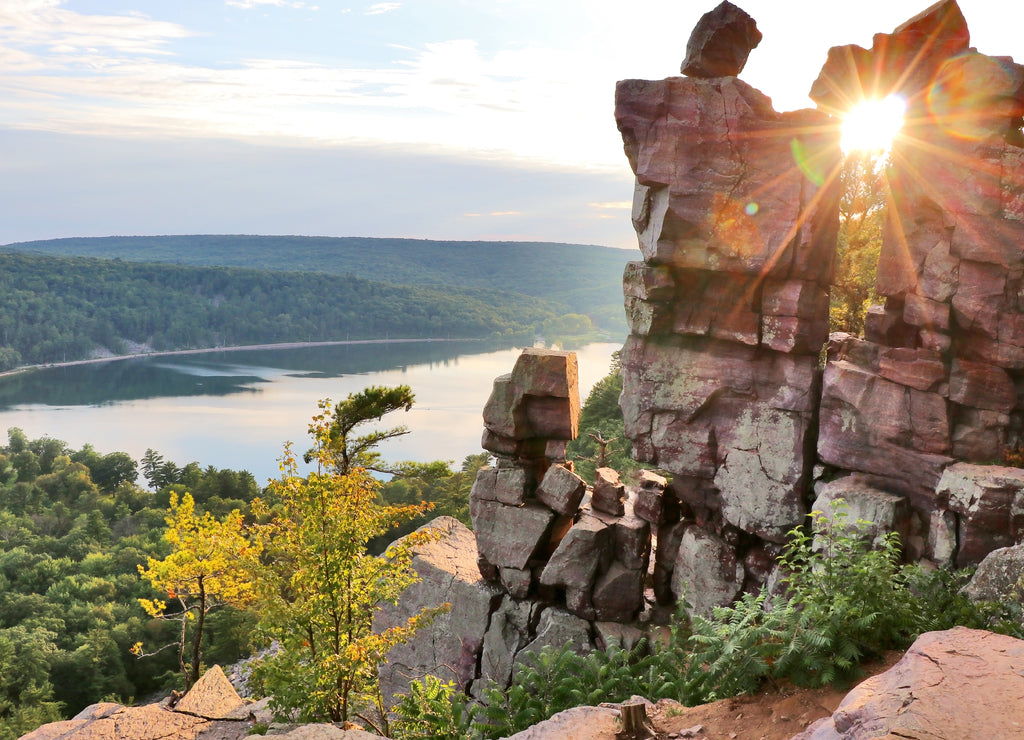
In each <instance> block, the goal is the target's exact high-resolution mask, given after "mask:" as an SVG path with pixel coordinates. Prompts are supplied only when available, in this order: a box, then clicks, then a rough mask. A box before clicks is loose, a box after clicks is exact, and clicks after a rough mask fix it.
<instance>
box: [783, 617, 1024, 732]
mask: <svg viewBox="0 0 1024 740" xmlns="http://www.w3.org/2000/svg"><path fill="white" fill-rule="evenodd" d="M1022 665H1024V641H1021V640H1017V639H1014V638H1012V637H1007V636H1006V635H996V634H993V633H991V632H984V631H981V630H972V629H967V628H966V627H956V628H954V629H951V630H948V631H945V632H927V633H925V634H923V635H921V636H920V637H919V638H917V640H916V641H915V642H914V644H913V645H912V646H911V647H910V649H909V650H908V651H907V653H906V655H904V656H903V658H902V660H900V661H899V662H898V663H897V664H896V665H894V666H893V667H892V668H890V669H889V670H888V671H886V672H885V673H881V674H879V675H877V676H874V677H872V678H869V679H868V680H866V681H864V682H863V683H861V684H860V685H859V686H857V687H856V688H855V689H853V691H851V692H850V693H849V694H847V695H846V698H845V699H843V701H842V703H841V704H840V705H839V708H838V709H836V711H835V712H834V713H833V714H832V716H831V717H826V718H825V719H821V720H818V721H817V722H815V723H814V724H813V725H811V726H810V727H808V728H807V730H806V731H804V732H802V733H801V734H799V735H797V736H796V737H794V738H793V740H861V739H862V738H865V739H866V738H882V737H885V738H897V737H899V738H922V739H923V738H929V739H934V740H953V739H954V738H956V739H957V740H959V739H960V738H1001V739H1005V740H1011V739H1012V738H1024V714H1022V713H1021V706H1022V705H1024V671H1022V670H1021V666H1022Z"/></svg>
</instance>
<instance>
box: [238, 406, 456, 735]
mask: <svg viewBox="0 0 1024 740" xmlns="http://www.w3.org/2000/svg"><path fill="white" fill-rule="evenodd" d="M406 390H408V389H406ZM391 391H393V389H387V388H368V389H366V390H365V391H363V392H361V393H359V394H353V395H350V396H349V397H348V399H346V400H345V401H343V402H341V403H340V404H338V405H337V406H336V407H335V406H333V405H332V404H331V403H330V402H329V401H323V402H321V404H320V408H321V413H320V414H319V415H318V416H316V417H314V419H313V423H312V424H311V425H310V435H311V436H312V438H313V443H314V445H313V448H312V449H311V450H310V451H309V452H307V453H306V455H305V458H306V460H307V462H311V463H314V465H315V470H314V471H313V472H311V473H309V475H307V476H305V477H304V476H302V475H300V474H299V472H298V469H297V461H296V459H295V456H294V454H293V453H292V451H291V447H290V446H289V447H287V448H286V449H285V455H284V458H283V460H282V462H281V477H280V479H279V480H276V481H272V482H271V484H270V486H269V487H268V489H267V496H268V501H267V502H263V501H259V500H257V501H255V502H253V511H254V513H255V514H256V515H257V518H258V519H259V520H260V521H263V522H265V523H264V524H261V525H260V526H259V527H258V528H257V537H258V540H259V542H260V543H262V547H263V549H264V552H263V558H262V561H261V562H262V568H261V569H260V571H259V572H258V574H257V575H256V579H255V581H256V584H257V588H258V591H259V594H258V596H259V603H258V611H259V614H260V618H259V624H258V630H259V632H260V633H261V634H262V636H263V637H264V639H265V640H266V641H267V643H268V644H270V643H271V642H273V643H276V644H277V645H278V646H279V649H278V650H277V651H276V652H271V654H269V655H267V656H266V657H264V658H263V659H262V660H261V661H259V662H258V664H257V667H256V668H255V670H254V673H253V675H254V678H255V679H256V681H257V682H259V683H260V684H261V688H262V690H263V693H265V694H266V695H268V696H271V697H272V700H271V707H272V708H273V709H274V710H275V711H276V712H277V713H278V714H280V715H288V714H290V713H292V712H295V711H297V712H298V714H299V716H300V718H301V719H302V720H303V721H315V720H323V719H328V720H330V721H333V722H343V721H346V720H348V719H349V718H350V717H355V716H359V717H360V718H362V719H363V720H364V721H366V722H372V720H371V718H370V717H368V716H367V715H366V714H365V713H364V712H363V709H364V708H367V707H370V708H379V706H380V700H381V697H380V695H379V690H378V688H377V676H376V669H377V665H378V664H379V663H381V662H382V661H383V660H385V657H386V655H387V653H388V651H389V650H390V649H391V648H392V647H394V646H395V645H397V644H399V643H402V642H405V641H407V640H408V639H409V638H410V637H411V636H412V634H413V633H414V632H415V630H416V629H417V628H419V627H420V626H422V625H423V624H425V623H426V622H427V621H428V620H430V619H431V618H432V617H433V616H434V615H435V614H437V613H439V612H440V611H442V610H443V609H445V608H447V605H443V606H440V607H438V608H436V609H425V610H423V611H421V612H419V613H418V614H416V615H414V616H412V617H410V618H409V619H408V621H407V622H406V623H404V624H402V625H399V626H397V627H394V628H392V629H388V630H385V631H383V632H381V633H377V632H374V630H373V617H374V613H375V611H376V610H377V609H378V607H379V606H380V605H381V604H383V603H384V602H392V603H394V602H396V601H397V600H398V597H399V596H400V595H401V594H402V592H403V591H404V590H405V589H406V588H407V587H408V586H410V585H411V584H412V583H414V582H415V580H416V574H415V572H414V571H413V570H412V568H411V563H412V555H413V553H412V548H413V547H414V546H415V545H416V544H419V543H421V542H424V541H427V540H428V539H430V536H429V535H424V534H422V533H414V534H412V535H410V536H409V537H407V538H405V539H404V540H403V541H402V542H401V543H400V544H396V545H392V546H391V547H389V548H388V549H387V551H386V552H385V553H384V554H383V555H381V556H374V555H371V554H369V553H368V552H367V549H366V543H367V542H368V541H369V540H370V539H372V538H374V537H377V536H379V535H381V534H383V533H385V532H386V531H387V530H389V529H390V528H391V527H393V526H395V525H396V524H398V523H400V522H402V521H404V520H406V519H409V518H411V517H414V516H417V515H419V514H421V513H423V511H425V510H426V509H427V508H428V506H427V505H426V504H421V505H411V506H389V505H384V504H382V503H380V502H379V501H378V499H377V486H378V483H377V481H376V480H374V478H372V477H371V476H370V475H369V474H368V473H367V472H366V470H365V469H363V468H361V467H357V466H354V465H352V463H353V461H355V460H358V459H359V456H358V455H353V454H350V453H351V450H350V449H348V448H346V451H345V453H343V451H342V447H343V446H344V445H345V443H346V442H348V443H349V444H351V443H352V441H353V440H352V438H348V439H347V440H342V439H340V438H339V436H338V430H339V429H342V430H344V431H345V433H346V435H347V434H348V432H350V431H351V429H352V427H354V426H356V425H357V424H358V423H359V421H360V419H361V420H362V421H369V420H372V419H378V418H380V415H381V414H382V412H381V408H383V407H384V406H386V405H387V404H384V406H382V404H381V401H382V400H386V398H388V394H389V392H391ZM410 403H411V394H410ZM407 405H408V404H403V406H407ZM392 410H394V409H392ZM350 422H351V423H350ZM376 436H377V437H379V436H380V434H379V433H378V434H377V435H376ZM361 439H362V438H361ZM371 446H372V445H371ZM360 451H361V452H363V453H365V451H366V450H365V449H361V450H360ZM378 729H381V728H378Z"/></svg>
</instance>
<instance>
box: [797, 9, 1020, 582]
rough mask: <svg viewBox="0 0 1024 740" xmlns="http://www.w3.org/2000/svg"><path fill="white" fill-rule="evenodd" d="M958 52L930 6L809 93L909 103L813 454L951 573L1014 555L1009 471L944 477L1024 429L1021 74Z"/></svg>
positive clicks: (955, 16)
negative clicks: (862, 308) (902, 521)
mask: <svg viewBox="0 0 1024 740" xmlns="http://www.w3.org/2000/svg"><path fill="white" fill-rule="evenodd" d="M969 44H970V33H969V31H968V28H967V24H966V22H965V20H964V17H963V14H962V13H961V11H960V9H959V7H957V4H956V3H955V2H953V1H952V0H947V1H946V2H940V3H937V4H936V5H934V6H932V7H931V8H929V9H927V10H926V11H924V12H923V13H921V14H919V15H918V16H916V17H914V18H912V19H911V20H909V21H907V22H906V23H904V24H902V25H901V26H899V27H898V28H896V29H895V30H894V31H893V32H892V33H891V34H878V35H876V36H875V38H874V41H873V44H872V47H871V49H863V48H860V47H857V46H844V47H837V48H834V49H832V50H831V51H830V52H829V56H828V60H827V62H826V64H825V66H824V67H823V68H822V71H821V74H820V76H819V77H818V79H817V80H816V81H815V83H814V85H813V87H812V90H811V97H812V98H813V99H814V100H815V102H816V103H818V105H819V108H821V109H822V110H824V111H827V112H829V113H833V114H841V113H843V112H845V110H847V109H848V108H849V107H850V105H851V104H852V103H854V102H856V97H857V96H853V95H851V91H859V90H864V91H867V92H869V93H873V94H875V95H879V96H884V95H890V94H891V95H898V96H900V97H901V98H902V99H903V100H904V101H906V105H907V111H906V121H907V123H906V124H905V126H904V131H903V132H902V135H901V136H899V137H898V138H897V140H896V142H895V143H894V145H893V149H892V154H891V167H890V170H889V190H890V192H891V197H890V198H889V208H888V211H887V213H888V215H887V223H886V225H885V231H884V237H883V245H882V253H881V257H880V261H879V265H878V283H877V289H878V292H879V293H880V294H881V295H882V296H884V297H885V304H884V306H876V307H873V308H872V310H871V311H870V313H869V315H868V321H867V327H866V332H865V335H866V341H863V340H857V339H854V338H852V337H848V336H836V337H833V340H832V342H830V345H829V353H828V363H827V366H826V368H825V373H824V387H823V392H822V401H821V430H820V438H819V441H818V454H819V456H820V458H821V460H822V461H823V462H824V463H827V464H828V465H829V466H832V467H833V468H835V469H837V470H842V471H857V472H859V473H863V474H866V475H868V476H873V477H874V479H875V480H874V485H875V486H876V487H877V488H879V489H881V490H882V491H886V492H889V493H895V494H899V495H901V496H904V497H906V498H907V499H908V500H909V502H910V504H911V505H912V507H913V509H914V512H915V516H914V521H913V522H912V529H914V530H915V532H914V533H912V534H911V537H916V538H918V539H919V540H920V542H921V546H922V547H923V548H924V552H923V553H922V554H924V555H925V556H928V557H930V558H932V559H934V560H936V561H939V562H948V561H949V560H950V559H951V558H953V559H955V561H956V563H957V564H959V565H969V564H976V563H978V562H979V561H980V559H981V558H982V557H984V555H985V554H986V553H987V552H989V551H991V550H992V549H994V548H997V547H1004V546H1006V545H1009V544H1012V543H1013V541H1014V538H1015V536H1016V532H1015V531H1014V530H1015V526H1016V525H1014V524H1013V522H1011V517H1010V516H1009V515H1008V511H1009V508H1010V506H1011V505H1012V502H1013V499H1014V494H1013V493H1012V491H1011V492H1008V490H1007V488H1006V485H1005V479H1006V478H1007V476H1008V475H1009V477H1011V478H1012V477H1013V475H1012V474H1008V473H1006V471H1000V470H993V469H991V468H987V469H972V468H970V467H969V468H968V469H967V470H963V469H961V470H960V471H959V474H958V473H957V472H956V471H947V473H949V475H945V474H944V471H946V470H947V467H948V466H949V465H950V464H951V463H953V461H954V460H957V461H963V462H967V463H972V462H992V461H994V460H999V459H1000V457H1001V456H1002V453H1003V451H1004V450H1005V449H1006V448H1007V447H1014V446H1018V445H1020V443H1021V436H1022V431H1024V409H1022V407H1021V389H1022V387H1024V386H1022V381H1024V148H1022V145H1024V138H1022V136H1021V128H1020V127H1021V114H1022V112H1024V67H1022V66H1021V65H1018V64H1014V63H1013V61H1012V60H1011V59H1009V58H1008V57H990V56H985V55H984V54H980V53H978V52H977V51H976V50H974V49H971V48H970V47H969ZM964 474H969V475H971V476H974V477H975V478H978V477H979V476H980V479H982V482H981V483H979V484H978V485H977V486H975V487H976V488H978V489H979V490H980V489H985V490H987V491H988V493H987V494H986V495H984V496H982V498H983V499H985V500H984V501H983V502H980V503H979V502H976V504H973V505H972V504H968V503H965V500H966V499H965V497H964V495H960V496H958V495H951V494H950V490H951V488H950V487H951V486H952V487H953V489H962V488H963V486H964V485H965V484H963V483H962V479H963V477H964ZM997 490H998V491H1000V492H999V493H997V492H996V491H997ZM1000 507H1001V508H1000ZM915 554H917V553H915Z"/></svg>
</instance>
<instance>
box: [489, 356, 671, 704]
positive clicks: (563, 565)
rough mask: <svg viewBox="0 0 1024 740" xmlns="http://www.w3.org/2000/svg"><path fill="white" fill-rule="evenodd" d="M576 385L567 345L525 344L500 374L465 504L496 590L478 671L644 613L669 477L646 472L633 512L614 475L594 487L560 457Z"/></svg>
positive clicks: (601, 633)
mask: <svg viewBox="0 0 1024 740" xmlns="http://www.w3.org/2000/svg"><path fill="white" fill-rule="evenodd" d="M578 421H579V390H578V387H577V380H576V356H575V354H573V353H571V352H556V351H551V350H539V349H527V350H525V351H524V352H523V353H522V354H521V356H520V357H519V358H518V360H517V361H516V364H515V367H514V368H513V370H512V372H511V373H510V374H509V375H503V376H501V377H499V378H497V379H496V380H495V383H494V391H493V393H492V395H491V397H490V399H489V400H488V402H487V406H486V408H485V410H484V425H485V429H484V438H483V446H484V448H485V449H487V450H488V451H490V452H492V453H493V454H494V456H495V459H496V461H497V462H496V464H495V465H494V466H493V467H486V468H483V469H482V470H480V471H479V473H478V474H477V478H476V481H475V482H474V485H473V490H472V492H471V494H470V513H471V515H472V517H473V529H474V533H475V535H476V544H477V549H478V553H479V555H478V563H479V569H480V573H481V574H482V575H483V577H484V578H485V579H487V580H489V581H491V582H492V583H494V584H495V585H497V586H499V587H500V590H501V591H503V592H504V595H503V597H502V598H501V599H500V600H499V601H498V602H497V605H496V607H495V608H494V609H493V610H492V612H491V614H490V618H489V623H488V627H487V630H486V633H485V635H484V637H483V641H482V650H481V652H480V671H479V675H480V677H481V678H483V679H485V680H484V681H481V682H479V683H478V684H474V687H476V686H482V685H485V684H486V681H487V680H495V681H497V682H498V683H501V684H507V683H508V681H509V679H510V677H511V675H512V673H513V671H514V668H515V665H516V664H517V662H519V661H520V660H521V659H522V658H521V655H522V654H524V653H525V652H528V651H535V650H539V649H540V648H542V647H543V646H544V645H549V644H550V645H557V646H562V645H566V644H570V645H575V646H577V647H578V649H580V650H581V651H585V650H588V649H590V647H592V645H593V644H594V643H595V642H597V641H599V640H602V641H606V640H607V639H612V638H611V637H609V636H612V635H613V636H614V639H618V640H619V641H620V642H628V641H635V639H636V636H635V635H633V634H632V632H630V630H629V629H626V628H618V629H616V628H613V627H611V626H610V624H611V623H617V624H625V623H630V622H633V621H634V620H636V619H637V617H638V616H639V615H640V614H641V612H642V611H644V609H645V607H646V603H647V602H646V600H645V599H644V588H645V585H646V584H645V579H646V574H647V571H648V565H649V561H650V552H651V525H652V523H654V524H657V523H658V522H659V521H660V520H661V518H662V517H663V512H664V510H665V509H666V508H668V509H670V508H671V507H664V506H663V505H662V499H663V497H664V490H665V485H666V481H665V479H664V478H661V477H660V476H658V475H655V474H653V473H648V474H646V475H645V477H644V479H643V481H642V483H641V489H642V490H643V501H642V504H641V505H640V506H639V510H637V511H634V502H635V498H636V497H634V496H633V495H630V494H628V492H627V490H626V487H625V486H624V485H623V483H622V482H621V481H620V480H619V476H618V473H616V472H615V471H614V470H611V469H610V468H599V469H598V470H597V476H596V480H595V482H594V486H593V487H592V488H591V487H589V486H588V485H587V483H586V481H584V480H583V479H582V478H580V477H579V476H578V475H576V474H575V473H574V472H573V470H572V466H571V465H569V464H568V463H566V460H565V445H566V443H567V442H568V441H569V440H571V439H572V438H574V437H575V436H576V431H577V426H578Z"/></svg>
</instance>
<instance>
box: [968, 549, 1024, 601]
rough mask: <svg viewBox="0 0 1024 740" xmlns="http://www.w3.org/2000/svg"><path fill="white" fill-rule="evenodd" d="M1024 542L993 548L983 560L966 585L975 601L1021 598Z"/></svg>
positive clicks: (1023, 576) (1023, 573) (1023, 585)
mask: <svg viewBox="0 0 1024 740" xmlns="http://www.w3.org/2000/svg"><path fill="white" fill-rule="evenodd" d="M1022 579H1024V544H1020V545H1014V546H1013V547H1003V548H1000V549H998V550H993V551H992V552H990V553H989V554H988V555H986V556H985V559H984V560H982V561H981V564H980V565H979V566H978V569H977V570H976V571H974V575H973V576H971V581H970V583H968V584H967V585H966V586H965V587H964V593H966V594H967V595H968V596H970V597H971V598H972V599H974V600H975V601H1005V600H1007V599H1013V598H1020V594H1019V593H1018V591H1017V590H1018V589H1019V588H1024V582H1022Z"/></svg>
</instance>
